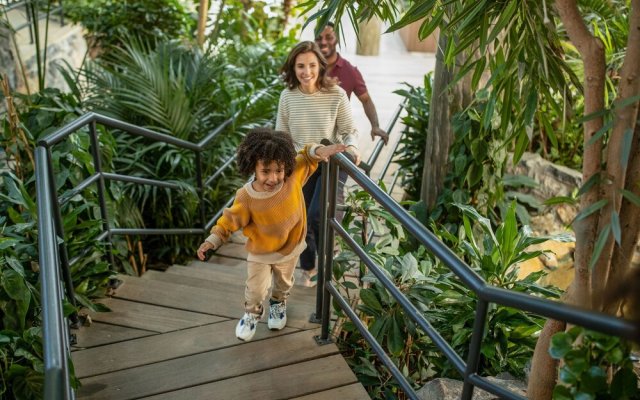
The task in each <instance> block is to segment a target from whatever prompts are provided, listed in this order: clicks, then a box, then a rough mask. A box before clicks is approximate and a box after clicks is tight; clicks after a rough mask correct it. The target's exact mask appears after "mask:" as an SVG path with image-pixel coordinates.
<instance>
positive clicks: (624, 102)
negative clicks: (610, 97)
mask: <svg viewBox="0 0 640 400" xmlns="http://www.w3.org/2000/svg"><path fill="white" fill-rule="evenodd" d="M638 100H640V94H638V95H635V96H631V97H627V98H626V99H624V100H621V101H616V102H615V103H614V104H613V109H614V110H617V109H620V108H624V107H626V106H628V105H630V104H633V103H635V102H636V101H638Z"/></svg>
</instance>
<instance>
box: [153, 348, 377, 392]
mask: <svg viewBox="0 0 640 400" xmlns="http://www.w3.org/2000/svg"><path fill="white" fill-rule="evenodd" d="M355 380H356V377H355V376H354V375H353V372H351V370H350V369H349V367H348V366H347V363H346V362H345V361H344V359H343V358H342V357H341V356H340V355H334V356H331V357H325V358H320V359H317V360H313V361H307V362H302V363H299V364H294V365H288V366H285V367H280V368H274V369H268V370H265V371H261V372H257V373H254V374H250V375H244V376H239V377H235V378H231V379H225V380H223V381H219V382H214V383H209V384H206V385H200V386H194V387H190V388H188V389H183V390H179V391H175V392H170V393H163V394H160V395H157V396H153V397H148V398H147V399H154V400H183V399H189V400H209V399H212V398H216V399H260V400H272V399H273V400H275V399H288V398H291V397H294V396H300V395H302V394H306V393H313V392H317V391H322V390H323V389H326V388H330V387H336V386H341V385H349V384H353V382H355ZM349 386H351V385H349ZM360 387H361V388H362V386H361V385H360ZM362 391H364V388H362ZM320 393H326V392H324V391H322V392H320ZM339 393H342V392H339ZM345 393H346V392H345ZM315 398H316V399H318V398H324V399H331V400H335V399H340V400H344V398H343V397H315ZM363 398H364V399H366V398H369V396H368V395H367V393H366V392H364V397H359V398H358V399H363ZM354 399H355V397H354Z"/></svg>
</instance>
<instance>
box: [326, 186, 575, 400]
mask: <svg viewBox="0 0 640 400" xmlns="http://www.w3.org/2000/svg"><path fill="white" fill-rule="evenodd" d="M347 204H348V205H349V207H348V212H347V214H346V215H345V219H344V220H343V226H345V227H347V228H346V229H347V230H348V231H349V232H350V234H351V236H352V237H353V239H354V240H355V241H356V242H358V243H359V244H360V245H361V246H363V247H364V251H365V252H366V253H367V254H368V255H369V256H371V257H372V259H373V260H374V261H376V263H377V264H378V265H380V266H382V268H383V270H384V272H385V274H387V276H388V277H389V278H391V279H392V280H393V282H394V283H395V286H396V287H398V288H399V289H400V291H401V292H402V293H403V294H404V295H405V296H406V297H407V298H408V299H409V300H410V301H411V302H412V303H413V305H414V306H415V307H416V308H417V309H418V310H419V311H420V312H422V313H423V314H424V316H425V318H426V319H427V320H428V321H429V322H430V323H431V325H432V326H433V327H434V329H436V330H437V331H438V332H439V333H440V334H441V336H442V337H443V338H444V339H445V340H446V341H447V342H448V343H449V344H450V345H451V346H452V347H453V349H454V350H455V351H456V352H457V353H458V354H460V355H461V357H463V358H464V357H466V356H467V354H468V350H469V347H468V342H469V339H470V337H471V334H472V330H473V321H474V319H475V317H476V315H475V313H476V310H475V303H476V299H477V298H476V296H475V294H474V293H473V292H472V291H471V290H470V289H468V288H466V287H465V286H464V285H463V284H462V283H461V282H460V281H459V279H458V278H457V277H456V276H455V275H454V274H453V273H452V272H451V271H450V270H449V269H448V268H447V267H446V266H445V265H443V264H442V263H441V262H440V261H438V260H437V259H436V258H435V257H433V256H432V255H431V254H429V253H428V252H427V251H426V249H425V248H424V247H422V246H418V245H417V244H416V242H415V241H414V240H409V238H408V237H407V236H406V233H405V232H404V231H403V228H402V226H401V225H399V223H398V222H397V221H396V220H395V219H394V218H393V217H392V216H391V215H390V214H389V213H388V212H386V211H385V210H383V209H381V208H380V206H378V205H377V204H376V203H375V201H373V199H371V197H370V196H369V195H368V194H367V193H366V192H355V193H351V194H350V195H349V196H348V198H347ZM457 207H458V208H459V209H460V210H461V211H462V213H463V219H462V222H463V226H462V227H461V228H460V230H459V232H460V234H459V236H453V235H451V233H449V232H448V231H447V230H445V229H442V228H439V227H435V229H434V231H435V232H436V234H437V235H438V236H439V237H440V238H441V240H447V241H449V242H451V243H452V244H453V247H454V250H456V252H457V253H459V254H460V255H461V256H462V257H463V258H464V259H465V260H466V261H467V262H468V263H469V265H470V266H471V267H472V268H473V269H474V271H476V272H477V273H478V274H480V275H481V276H482V277H483V278H484V279H485V281H486V282H487V283H489V284H491V285H494V286H497V287H501V288H505V289H508V290H513V291H517V292H522V293H529V294H533V295H538V296H542V297H546V298H557V297H558V296H559V291H558V290H557V289H554V288H550V287H543V286H541V285H540V284H539V283H538V281H539V279H540V278H541V277H542V276H543V275H544V274H545V273H544V272H543V271H539V272H535V273H532V274H529V275H528V276H526V277H525V278H523V279H519V278H518V264H519V263H521V262H523V261H526V260H529V259H532V258H535V257H538V256H539V255H541V254H542V252H541V251H529V250H528V248H529V247H530V246H532V245H534V244H540V243H542V242H544V241H547V240H551V239H553V240H572V239H571V238H570V237H568V236H565V235H561V236H546V237H534V236H532V233H531V230H530V228H528V227H527V226H523V227H522V228H521V229H520V230H518V229H517V228H518V222H517V219H516V208H515V203H512V204H511V206H510V207H509V208H508V210H507V213H506V216H505V218H504V221H503V222H502V223H501V224H500V225H499V226H498V228H497V229H496V230H494V229H493V228H492V225H491V223H490V221H489V220H488V219H487V218H484V217H482V216H480V214H479V213H478V212H477V211H476V210H475V209H473V208H472V207H470V206H467V205H457ZM370 235H376V236H375V237H378V238H379V239H378V240H373V241H368V240H367V237H368V236H370ZM353 259H354V255H353V254H352V253H351V251H350V249H349V248H345V247H343V248H342V250H341V252H340V253H339V255H338V256H337V257H336V259H335V263H334V266H333V276H334V279H335V280H336V282H337V283H338V284H339V285H340V287H341V289H342V292H343V294H344V295H345V296H346V297H347V298H348V299H349V301H350V302H351V303H352V304H358V305H357V310H358V311H359V313H360V317H361V319H362V320H363V321H365V323H366V324H367V325H368V329H369V331H370V332H371V334H372V335H373V336H374V337H375V338H376V340H377V341H378V342H379V343H381V344H382V346H383V348H384V349H385V350H386V351H387V352H388V354H389V355H390V356H391V357H392V360H393V361H394V362H395V363H396V365H397V366H398V367H399V368H400V370H401V371H403V373H404V375H405V376H406V377H407V378H408V379H409V381H410V382H412V383H413V384H414V385H415V386H416V387H419V386H421V385H423V384H424V383H425V382H426V381H427V380H430V379H432V378H433V377H436V376H437V377H458V374H457V371H456V370H455V369H454V368H453V366H452V365H451V364H450V363H449V361H448V359H447V358H446V357H445V356H444V355H443V354H442V353H441V352H440V351H439V349H438V348H437V347H436V346H435V345H434V344H433V343H432V341H431V339H430V338H429V337H428V336H426V335H425V333H424V332H422V331H421V330H420V329H419V328H418V327H417V326H416V324H415V322H413V321H412V320H411V319H410V318H409V317H408V316H407V313H406V312H404V311H403V309H402V307H401V306H400V304H399V303H398V302H397V301H396V300H395V299H394V298H392V297H391V296H390V295H389V293H388V292H387V290H386V289H385V288H384V286H382V284H381V283H380V282H379V281H378V279H377V278H376V277H375V276H374V275H373V274H371V273H367V272H366V271H364V270H362V271H358V268H360V269H362V266H360V267H358V266H357V265H355V264H354V263H353V261H352V260H353ZM362 275H364V276H363V277H362V278H361V280H360V281H354V277H358V276H362ZM356 282H360V285H357V284H356ZM358 288H359V289H360V290H359V291H357V290H356V289H358ZM334 309H335V312H336V313H337V314H338V316H339V319H338V321H339V323H337V328H336V330H334V331H335V332H337V331H339V330H340V329H342V334H341V335H339V337H340V338H341V341H340V345H341V349H342V350H343V351H344V352H345V354H346V355H347V359H348V362H349V363H350V365H351V366H352V368H353V370H354V371H355V372H356V374H357V375H358V378H359V380H360V381H361V382H362V383H363V385H365V386H367V389H368V391H369V393H370V394H371V395H372V397H373V398H388V397H389V396H392V397H399V398H402V394H400V393H399V388H398V387H397V384H396V383H395V380H393V379H391V375H390V373H389V372H388V371H387V370H386V368H385V367H384V366H383V365H382V364H381V363H380V362H379V361H378V359H377V358H376V357H375V356H374V355H373V353H372V351H371V350H370V349H369V347H368V345H367V344H366V342H365V341H364V339H363V338H362V337H361V336H360V334H359V333H358V331H357V330H356V329H355V326H354V325H353V324H351V323H350V322H344V323H342V319H341V318H344V316H343V315H342V312H341V311H340V309H339V308H338V307H337V306H334ZM487 321H488V322H487V327H486V331H485V335H484V338H483V344H482V349H481V352H482V356H483V357H482V361H481V367H480V368H481V370H482V372H483V374H489V375H492V374H493V375H495V374H498V373H500V372H504V371H507V372H510V373H511V374H513V375H515V376H522V374H523V371H524V366H525V364H526V363H527V362H528V360H529V359H530V357H531V355H532V353H533V350H534V347H535V344H536V339H537V334H538V333H539V331H540V330H541V329H542V326H543V323H544V319H543V318H540V317H538V316H535V315H533V314H531V313H528V312H524V311H520V310H515V309H512V308H509V307H504V306H499V305H495V304H494V305H492V306H491V307H490V308H489V311H488V318H487Z"/></svg>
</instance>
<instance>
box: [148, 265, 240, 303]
mask: <svg viewBox="0 0 640 400" xmlns="http://www.w3.org/2000/svg"><path fill="white" fill-rule="evenodd" d="M174 268H175V267H171V268H169V269H168V270H166V271H154V270H149V271H147V272H145V273H144V275H142V277H141V279H143V280H152V281H157V282H166V283H172V284H176V285H181V286H186V287H188V288H200V289H205V290H208V291H211V292H214V293H216V294H220V295H227V296H234V295H236V294H238V293H244V287H245V284H244V281H245V280H244V279H235V280H234V281H233V282H219V281H215V280H209V279H203V278H202V277H198V276H197V275H196V276H185V275H181V274H176V273H173V272H171V270H173V269H174Z"/></svg>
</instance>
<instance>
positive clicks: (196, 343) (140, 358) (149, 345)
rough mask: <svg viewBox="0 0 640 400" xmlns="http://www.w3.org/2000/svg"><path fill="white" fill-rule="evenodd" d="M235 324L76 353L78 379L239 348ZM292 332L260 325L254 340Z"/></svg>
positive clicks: (217, 325)
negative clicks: (236, 346)
mask: <svg viewBox="0 0 640 400" xmlns="http://www.w3.org/2000/svg"><path fill="white" fill-rule="evenodd" d="M236 323H237V321H235V320H233V321H224V322H220V323H217V324H211V325H205V326H200V327H196V328H190V329H185V330H181V331H176V332H170V333H165V334H162V335H154V336H151V337H145V338H141V339H137V340H130V341H127V342H121V343H115V344H111V345H106V346H100V347H96V348H93V349H87V350H83V351H76V352H74V353H73V354H72V359H73V364H74V366H75V370H76V376H78V377H79V378H84V377H87V376H93V375H99V374H104V373H107V372H113V371H117V370H121V369H125V368H133V367H137V366H140V365H145V364H151V363H155V362H160V361H165V360H169V359H172V358H178V357H184V356H188V355H192V354H197V353H204V352H206V351H211V350H216V349H220V348H224V347H229V346H234V345H238V344H241V343H243V342H241V341H239V340H238V339H237V338H236V336H235V327H236ZM292 332H293V329H291V328H284V329H283V330H281V331H270V330H269V329H268V328H267V327H266V324H260V326H259V327H258V330H257V331H256V336H254V339H253V340H260V339H265V338H271V337H275V336H279V335H283V334H287V333H292Z"/></svg>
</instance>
